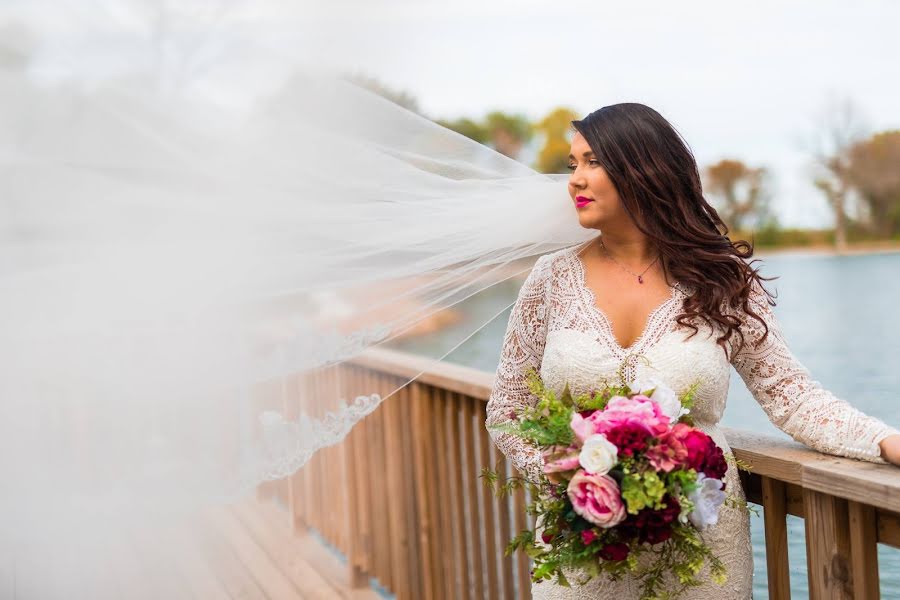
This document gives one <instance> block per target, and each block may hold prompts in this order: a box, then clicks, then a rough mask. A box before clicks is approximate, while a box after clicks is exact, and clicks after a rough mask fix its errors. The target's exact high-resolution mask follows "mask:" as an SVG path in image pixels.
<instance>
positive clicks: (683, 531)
mask: <svg viewBox="0 0 900 600" xmlns="http://www.w3.org/2000/svg"><path fill="white" fill-rule="evenodd" d="M528 385H529V389H530V390H531V391H532V392H533V393H534V394H535V395H536V396H537V397H538V402H537V404H536V405H535V406H533V407H530V408H528V409H526V410H525V411H524V413H523V414H521V415H511V416H515V417H517V420H516V421H515V422H514V423H512V424H505V425H498V426H494V427H492V428H494V429H499V430H501V431H505V432H508V433H513V434H515V435H517V436H520V437H522V438H525V439H527V440H530V441H531V442H533V443H535V444H536V445H537V446H538V447H539V448H540V449H541V451H542V454H543V458H544V468H543V471H544V477H543V478H542V482H541V484H540V485H539V486H534V485H531V492H532V493H531V497H532V502H531V503H530V504H529V505H528V508H527V510H528V512H529V514H532V515H535V516H536V523H537V525H538V527H537V529H538V530H540V531H541V533H540V536H539V537H536V533H535V532H534V531H531V530H525V531H523V532H521V533H520V534H519V535H518V536H516V537H515V538H514V539H513V540H512V542H510V544H509V546H508V547H507V554H509V553H512V552H513V551H515V550H516V549H520V550H523V551H525V552H526V553H527V554H528V555H529V556H530V557H531V558H532V559H533V561H534V568H533V570H532V574H531V576H532V580H533V581H540V580H542V579H553V578H555V579H556V581H557V583H559V584H560V585H565V586H569V585H570V584H569V582H568V581H567V579H566V577H565V575H564V574H563V568H564V567H566V568H579V569H581V570H582V571H583V572H584V573H586V574H587V577H586V578H585V579H584V580H582V581H579V583H581V584H584V583H587V581H589V580H590V579H591V578H593V577H596V576H598V575H600V574H601V573H605V574H606V575H607V576H608V577H611V578H612V579H614V580H615V579H618V578H620V577H621V576H623V575H625V574H629V575H631V576H636V577H637V578H638V579H639V580H640V581H641V584H642V588H643V596H642V597H644V598H656V597H658V595H659V594H660V593H661V592H662V589H663V576H664V575H665V573H666V572H670V573H672V574H674V576H675V578H676V579H677V581H678V582H679V586H680V588H679V590H677V591H675V592H674V596H673V595H672V593H671V592H670V595H669V596H667V597H677V596H678V595H680V594H681V593H683V592H684V591H685V590H686V589H688V588H690V587H693V586H696V585H699V584H700V583H701V582H700V581H699V580H698V577H697V575H698V573H699V572H700V569H701V568H702V567H703V565H704V564H705V563H707V562H708V564H709V567H710V570H709V573H710V575H711V577H712V578H713V579H714V580H715V581H716V582H717V583H719V584H721V583H724V582H725V579H726V573H725V566H724V565H723V563H722V562H721V560H720V559H719V558H717V557H716V556H715V555H714V554H713V553H712V552H711V550H710V549H709V547H708V546H707V545H706V544H704V543H703V540H702V538H701V537H700V535H699V531H701V530H703V529H705V528H707V527H711V526H714V525H715V524H716V522H717V520H718V516H719V510H720V508H721V506H722V505H723V503H724V502H725V500H726V496H725V474H726V472H727V471H728V464H727V463H726V460H725V456H724V455H723V452H722V449H721V448H720V447H719V446H717V445H716V444H715V442H714V441H713V440H712V438H710V437H709V436H708V435H707V434H706V433H704V432H703V431H701V430H700V429H698V428H696V427H693V421H692V418H691V416H690V409H691V406H692V404H693V400H694V392H695V390H696V388H697V384H695V385H693V386H691V387H690V388H689V389H688V390H687V391H685V392H684V393H683V394H681V395H680V396H679V395H678V394H676V393H675V392H674V391H673V390H671V389H669V388H668V387H666V386H665V385H664V384H663V383H661V382H659V381H657V380H655V379H654V380H646V381H635V382H631V383H630V384H622V385H619V386H608V385H604V387H603V388H602V389H600V390H599V391H595V392H592V393H590V394H584V395H580V396H577V397H573V396H572V395H571V393H570V391H569V388H568V385H567V386H566V388H565V390H564V391H563V393H562V394H561V397H559V398H557V397H556V395H555V394H554V393H553V391H548V390H547V389H546V388H545V386H544V385H543V383H542V381H541V380H540V376H539V375H538V374H537V372H536V371H534V369H532V370H531V371H530V372H529V374H528ZM741 466H742V467H743V465H741ZM482 476H483V477H485V479H486V481H487V483H488V484H489V485H492V486H498V488H499V493H501V494H502V493H504V492H506V493H508V492H509V491H510V490H511V489H514V488H515V487H517V486H521V485H524V484H525V483H526V482H525V480H523V479H522V478H520V477H513V478H509V479H506V480H505V483H504V484H502V485H499V484H498V482H499V479H500V478H499V476H498V475H497V473H496V472H493V471H490V470H488V469H485V470H484V472H483V474H482ZM743 506H744V507H746V503H743ZM647 552H652V553H654V554H655V557H654V560H651V561H648V562H649V564H650V565H651V566H649V567H641V566H640V564H639V562H638V557H640V555H642V554H644V553H647Z"/></svg>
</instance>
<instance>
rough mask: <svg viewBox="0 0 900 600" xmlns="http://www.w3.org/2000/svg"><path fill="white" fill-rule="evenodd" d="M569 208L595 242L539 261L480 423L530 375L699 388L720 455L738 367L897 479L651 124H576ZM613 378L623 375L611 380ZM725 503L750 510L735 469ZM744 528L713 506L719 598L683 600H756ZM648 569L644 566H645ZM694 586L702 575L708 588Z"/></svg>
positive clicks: (822, 437) (580, 383)
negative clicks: (811, 367) (720, 569)
mask: <svg viewBox="0 0 900 600" xmlns="http://www.w3.org/2000/svg"><path fill="white" fill-rule="evenodd" d="M572 124H573V125H574V127H575V129H576V133H575V135H574V136H573V139H572V144H571V154H570V156H569V169H570V170H571V171H572V174H571V177H570V179H569V194H570V196H571V198H572V201H573V202H574V203H575V207H576V211H577V214H578V220H579V223H580V224H581V226H582V227H585V228H591V229H597V230H600V231H602V234H601V235H598V236H597V237H595V238H593V239H591V240H589V241H588V242H586V243H584V244H579V245H578V246H574V247H571V248H566V249H563V250H559V251H556V252H553V253H550V254H547V255H544V256H542V257H541V258H539V259H538V261H537V263H536V264H535V266H534V269H533V270H532V271H531V273H530V275H529V276H528V278H527V279H526V281H525V283H524V285H523V287H522V289H521V291H520V293H519V297H518V299H517V301H516V304H515V305H514V307H513V311H512V314H511V315H510V319H509V324H508V327H507V331H506V336H505V339H504V343H503V349H502V352H501V357H500V364H499V367H498V369H497V376H496V379H495V383H494V388H493V391H492V393H491V397H490V400H489V402H488V405H487V411H488V417H487V421H486V424H487V425H488V426H491V425H495V424H498V423H501V422H503V421H506V420H508V419H510V418H512V417H513V416H514V414H515V413H517V412H518V411H519V410H520V409H522V408H523V407H524V406H525V405H526V404H528V403H529V402H531V400H532V399H533V396H531V395H530V393H529V391H528V388H527V387H526V385H525V378H524V374H525V372H526V371H527V369H528V368H529V367H535V368H538V369H539V370H540V374H541V376H542V378H543V379H544V381H545V383H546V384H547V385H548V387H549V388H550V389H554V390H556V391H557V393H559V392H561V391H562V390H563V388H564V386H565V384H566V383H568V384H569V386H570V389H571V391H572V393H573V394H579V393H583V392H587V391H590V390H591V389H593V388H595V387H596V386H597V383H598V382H599V381H601V380H602V379H603V378H604V377H606V378H609V379H611V380H614V381H616V380H618V378H619V377H620V376H621V375H624V378H625V379H626V382H631V381H634V380H642V379H645V378H649V377H655V378H658V379H660V380H662V381H664V382H665V383H666V384H667V385H668V386H669V387H672V388H673V389H676V390H681V389H683V388H685V387H686V386H688V385H689V384H690V383H691V382H692V381H693V380H695V378H697V377H698V376H699V377H700V378H701V379H702V383H701V385H700V387H699V389H698V391H697V396H696V401H695V405H694V408H693V409H692V415H693V417H694V419H695V423H696V425H697V426H698V427H700V428H701V429H703V430H704V431H706V432H707V433H708V434H709V435H710V436H711V437H712V438H713V439H714V440H715V441H716V443H717V444H718V445H719V446H720V447H722V448H723V450H725V451H726V453H727V452H728V451H729V447H728V443H727V440H726V439H725V436H724V435H723V433H722V431H721V430H720V429H719V427H718V425H717V424H718V422H719V420H720V419H721V417H722V414H723V412H724V410H725V400H726V396H727V392H728V380H729V375H730V368H731V366H732V365H733V366H734V367H735V368H736V370H737V371H738V373H740V375H741V377H742V379H743V380H744V382H745V383H746V385H747V387H748V388H749V389H750V390H751V392H752V393H753V396H754V397H755V398H756V400H757V401H758V402H759V403H760V405H761V406H762V407H763V409H764V410H765V412H766V414H767V415H768V416H769V418H770V419H771V420H772V422H773V423H774V424H775V425H777V426H778V427H779V428H780V429H781V430H783V431H785V432H786V433H788V434H790V435H791V436H792V437H793V438H794V439H796V440H798V441H800V442H802V443H804V444H807V445H809V446H811V447H813V448H815V449H816V450H819V451H821V452H826V453H829V454H836V455H841V456H848V457H853V458H858V459H861V460H867V461H870V462H877V463H886V462H891V463H894V464H900V430H897V429H895V428H893V427H889V426H888V425H886V424H884V423H883V422H881V421H880V420H878V419H876V418H874V417H870V416H866V415H864V414H862V413H860V412H859V411H858V410H856V409H855V408H853V407H852V406H850V405H849V404H848V403H847V402H845V401H843V400H840V399H838V398H836V397H835V396H834V395H832V394H831V393H830V392H828V391H827V390H825V389H823V388H822V387H821V386H820V385H819V384H818V383H817V382H815V381H814V380H813V379H812V378H811V376H810V374H809V373H808V371H807V370H806V369H805V368H804V367H803V366H802V365H801V364H800V363H799V362H798V361H797V360H796V359H795V358H794V357H793V355H792V354H791V352H790V350H789V349H788V346H787V345H786V342H785V340H784V337H783V336H782V334H781V332H780V329H779V326H778V323H777V322H776V320H775V317H774V315H773V313H772V310H771V304H772V302H771V301H770V297H771V295H770V294H769V293H768V292H767V291H766V290H765V289H764V288H763V286H762V285H761V279H762V278H761V277H760V275H759V274H758V273H757V269H754V268H753V267H752V266H751V264H750V263H749V262H747V261H746V259H748V258H750V257H751V256H752V254H753V249H752V247H751V246H750V244H748V243H747V242H743V241H741V242H731V241H730V240H729V239H728V238H727V237H725V236H724V235H722V234H721V233H720V230H724V231H726V232H727V229H726V228H725V226H724V224H723V223H722V221H721V219H720V218H719V216H718V215H717V213H716V211H715V210H714V209H713V208H712V207H711V206H710V205H709V204H708V203H707V202H706V200H704V198H703V195H702V190H701V184H700V177H699V173H698V170H697V164H696V162H695V160H694V157H693V156H692V154H691V152H690V150H689V149H688V147H687V145H686V144H685V143H684V142H683V140H682V139H681V138H680V137H679V135H678V133H677V132H676V131H675V129H674V128H673V127H672V126H671V125H670V124H669V123H668V122H667V121H666V120H665V119H664V118H663V117H662V116H661V115H660V114H659V113H657V112H656V111H654V110H653V109H651V108H649V107H647V106H644V105H642V104H636V103H625V104H616V105H612V106H607V107H604V108H602V109H600V110H597V111H595V112H593V113H591V114H590V115H588V116H587V117H586V118H584V119H582V120H580V121H573V123H572ZM620 370H621V373H620ZM489 431H490V433H491V436H492V438H493V440H494V442H495V444H496V445H497V446H498V448H500V450H501V451H503V452H504V453H505V454H506V455H507V456H508V457H509V459H510V460H511V461H512V463H513V464H514V465H515V466H516V468H517V469H519V470H520V471H521V472H522V473H523V475H525V477H526V478H528V479H529V480H531V481H535V482H536V481H538V479H539V478H540V477H541V474H542V466H543V463H542V457H541V454H540V452H539V451H538V450H537V448H535V447H533V446H530V445H529V443H528V442H526V441H523V440H522V439H521V438H518V437H516V436H513V435H511V434H508V433H500V432H498V431H497V430H495V429H489ZM729 462H730V467H731V468H730V469H729V470H728V473H727V475H726V489H727V490H730V491H731V493H733V494H734V495H735V496H736V497H738V498H739V499H743V498H744V492H743V489H742V487H741V485H740V479H739V477H738V470H737V468H736V465H735V464H734V462H733V459H731V458H729ZM749 524H750V523H749V516H748V514H747V513H746V511H745V510H744V509H741V508H736V507H735V506H734V504H731V505H729V504H726V505H724V506H723V507H722V512H721V513H720V516H719V522H718V524H717V525H716V526H714V527H712V528H710V529H707V530H705V531H704V532H703V533H702V536H703V539H704V540H705V541H706V543H707V544H709V545H710V546H711V548H712V549H713V551H714V552H715V553H716V554H717V555H718V556H719V557H720V558H721V559H722V561H723V562H724V563H725V565H726V566H727V568H728V574H729V576H728V581H727V582H726V584H725V587H724V588H722V587H721V586H719V585H717V584H715V583H713V582H711V581H710V582H709V583H707V584H705V585H703V586H701V587H699V588H695V589H694V590H693V591H692V593H691V594H690V597H691V598H722V597H728V598H750V597H751V588H752V576H753V558H752V549H751V545H750V529H749ZM645 556H649V555H645ZM702 574H703V573H701V575H702ZM638 590H639V586H638V584H637V581H636V580H634V579H632V580H628V579H625V580H622V581H619V582H610V581H608V580H606V579H605V578H604V577H602V576H601V578H597V579H595V580H593V581H591V582H590V583H588V584H587V585H585V586H584V587H579V586H578V585H574V586H573V587H572V588H564V587H561V586H558V585H555V584H554V583H552V582H547V581H543V582H540V583H535V584H533V586H532V595H533V597H534V598H535V599H548V598H558V599H562V598H617V599H619V600H626V599H631V598H637V597H638V596H639V592H638Z"/></svg>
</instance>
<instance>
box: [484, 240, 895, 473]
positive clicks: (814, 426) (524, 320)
mask: <svg viewBox="0 0 900 600" xmlns="http://www.w3.org/2000/svg"><path fill="white" fill-rule="evenodd" d="M577 251H578V246H574V247H570V248H565V249H562V250H559V251H556V252H553V253H551V254H547V255H544V256H541V257H540V258H539V259H538V261H537V262H536V263H535V266H534V268H533V269H532V271H531V273H530V274H529V275H528V278H527V279H526V280H525V282H524V284H523V285H522V288H521V290H520V291H519V295H518V298H517V299H516V302H515V304H514V306H513V310H512V312H511V314H510V318H509V323H508V325H507V329H506V334H505V336H504V341H503V347H502V349H501V353H500V364H499V365H498V367H497V374H496V378H495V380H494V385H493V389H492V392H491V397H490V399H489V401H488V405H487V420H486V425H488V426H491V425H495V424H500V423H503V422H506V421H508V420H510V419H513V418H515V417H516V415H517V414H518V413H519V412H520V411H521V409H522V408H524V407H525V406H528V405H532V404H533V402H535V401H536V398H535V397H534V396H533V394H531V392H530V391H529V389H528V387H527V379H526V372H527V370H528V369H529V368H535V369H539V371H540V374H541V376H542V378H543V380H544V382H545V384H546V385H547V386H548V387H549V388H550V389H553V390H555V391H556V392H557V393H559V392H561V391H562V390H563V388H564V387H565V385H566V383H568V384H569V388H570V390H571V391H572V392H573V393H575V394H578V393H583V392H589V391H591V390H592V389H596V388H599V387H600V386H601V385H602V383H603V380H604V379H606V380H608V381H610V382H611V383H616V382H619V381H622V380H624V382H626V383H627V382H630V381H633V380H634V379H644V377H645V376H654V377H656V378H658V379H659V380H661V381H664V382H665V383H666V384H667V385H668V386H669V387H670V388H672V389H674V390H676V391H677V392H679V393H680V392H682V391H684V390H685V389H686V388H688V387H689V386H690V385H691V384H693V383H695V382H696V383H698V384H699V385H698V387H697V389H696V395H695V403H694V408H693V409H692V416H693V417H694V420H695V423H696V424H697V426H698V427H701V428H702V429H704V430H707V431H708V432H709V433H710V434H711V435H712V436H713V438H714V439H715V440H716V442H717V443H719V444H720V445H723V446H724V445H725V441H724V436H722V435H721V433H720V432H719V431H718V427H717V423H718V422H719V420H720V419H721V417H722V415H723V413H724V410H725V403H726V398H727V395H728V387H729V378H730V374H731V368H732V367H734V368H735V370H737V372H738V374H739V375H740V376H741V378H742V379H743V380H744V382H745V383H746V385H747V387H748V389H749V390H750V391H751V393H752V394H753V397H754V398H755V399H756V401H757V402H759V404H760V405H761V406H762V408H763V410H764V411H765V412H766V414H767V416H768V417H769V419H770V420H771V421H772V422H773V423H774V424H775V425H776V426H777V427H778V428H779V429H781V430H782V431H785V432H786V433H788V434H789V435H790V436H791V437H793V438H794V439H796V440H797V441H799V442H801V443H804V444H806V445H808V446H811V447H812V448H814V449H816V450H819V451H821V452H826V453H830V454H836V455H841V456H848V457H852V458H858V459H862V460H867V461H871V462H877V463H884V462H885V461H884V459H883V458H881V456H880V448H879V446H878V443H879V442H880V441H881V439H883V438H884V437H885V436H887V435H890V434H892V433H900V430H897V429H895V428H893V427H890V426H888V425H886V424H885V423H883V422H882V421H880V420H878V419H876V418H874V417H871V416H868V415H865V414H863V413H861V412H860V411H858V410H857V409H855V408H854V407H853V406H851V405H850V404H848V403H847V402H845V401H844V400H841V399H839V398H837V397H835V396H834V395H833V394H831V393H830V392H829V391H828V390H826V389H824V388H823V387H822V386H821V385H820V384H819V383H818V382H817V381H815V380H813V379H812V377H811V375H810V373H809V372H808V371H807V370H806V368H805V367H804V366H803V365H802V364H800V363H799V361H797V359H796V358H795V357H794V356H793V355H792V354H791V352H790V350H789V349H788V347H787V344H786V342H785V340H784V337H783V335H782V333H781V329H780V327H779V325H778V322H777V320H776V319H775V316H774V313H773V312H772V310H771V306H770V305H769V303H768V296H766V295H765V292H764V290H762V288H761V287H759V286H758V285H756V286H755V287H754V288H753V289H752V292H751V296H750V304H751V306H752V309H753V312H755V313H756V314H757V315H759V316H760V318H761V321H760V320H756V319H754V318H751V317H750V316H748V315H746V314H744V315H741V317H742V319H741V320H742V321H743V323H744V324H743V325H742V326H741V328H740V332H741V334H742V335H743V338H744V341H745V343H744V345H742V346H740V348H738V350H737V351H734V348H733V347H732V346H731V345H728V346H727V350H728V351H727V353H726V349H725V348H724V347H723V346H722V345H720V344H719V343H718V342H717V337H718V336H717V335H716V334H714V333H713V331H712V329H711V328H710V327H709V326H708V325H706V323H705V322H704V321H702V320H699V319H693V320H691V321H690V322H691V323H692V324H693V325H694V326H695V327H697V331H696V332H694V330H693V328H690V327H687V326H684V325H681V324H679V323H678V322H677V317H678V316H679V315H680V314H681V313H682V312H683V303H684V300H685V298H687V297H688V296H690V295H691V294H694V293H696V290H694V289H692V288H691V287H689V286H685V285H681V284H679V283H676V284H675V285H674V286H673V287H672V288H671V294H670V296H669V298H668V299H667V300H665V301H664V302H663V303H662V304H660V305H659V306H658V307H657V308H656V309H654V310H653V312H651V314H650V316H649V318H648V320H647V324H646V326H645V328H644V331H643V332H642V333H641V335H640V337H639V338H638V339H637V340H635V342H634V343H633V344H632V345H631V346H630V347H628V348H622V347H621V346H620V344H619V343H618V341H617V340H616V338H615V336H614V335H613V328H612V324H611V323H610V321H609V319H608V318H607V316H606V315H605V314H604V313H603V312H602V311H601V310H600V309H599V308H598V307H597V306H596V303H595V300H594V294H593V292H592V291H591V290H590V288H588V287H587V285H586V284H585V273H584V266H583V264H582V262H581V259H580V258H579V257H578V255H577ZM766 330H768V335H764V334H765V332H766ZM732 337H733V338H734V337H735V336H732ZM489 432H490V435H491V437H492V439H493V440H494V443H495V444H496V445H497V447H498V448H500V450H501V451H503V452H504V453H505V454H506V455H507V456H508V457H509V458H510V460H511V461H512V463H513V464H514V465H515V466H516V468H518V469H519V471H521V472H522V473H523V474H524V475H525V476H526V477H527V478H528V479H531V480H532V481H537V480H538V478H539V477H540V474H541V471H542V458H541V455H540V452H539V451H538V449H537V448H536V447H534V446H532V445H531V444H530V443H528V442H526V441H525V440H523V439H521V438H518V437H516V436H514V435H512V434H509V433H504V432H499V431H498V430H495V429H490V428H489Z"/></svg>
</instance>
